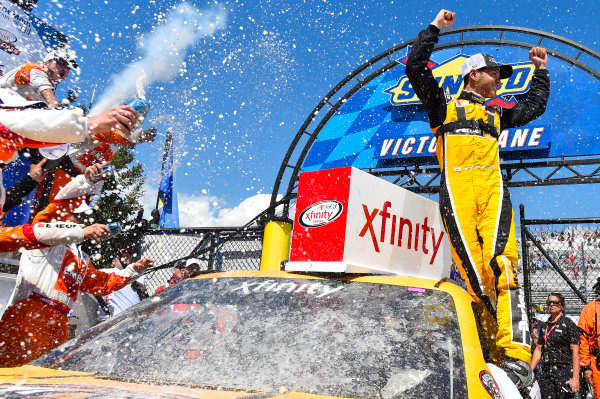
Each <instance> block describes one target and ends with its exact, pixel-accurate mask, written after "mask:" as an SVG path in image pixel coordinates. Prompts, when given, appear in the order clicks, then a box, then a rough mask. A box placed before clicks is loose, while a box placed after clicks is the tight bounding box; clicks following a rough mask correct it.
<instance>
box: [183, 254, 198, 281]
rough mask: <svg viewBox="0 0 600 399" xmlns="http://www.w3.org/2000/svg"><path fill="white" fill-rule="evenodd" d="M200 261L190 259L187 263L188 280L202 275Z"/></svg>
mask: <svg viewBox="0 0 600 399" xmlns="http://www.w3.org/2000/svg"><path fill="white" fill-rule="evenodd" d="M200 263H201V262H200V260H198V259H196V258H190V259H188V260H186V261H185V268H186V271H187V275H186V278H189V277H196V276H197V275H199V274H201V273H202V266H200Z"/></svg>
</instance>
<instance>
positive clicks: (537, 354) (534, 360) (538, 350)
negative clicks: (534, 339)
mask: <svg viewBox="0 0 600 399" xmlns="http://www.w3.org/2000/svg"><path fill="white" fill-rule="evenodd" d="M541 358H542V347H541V345H540V344H537V345H536V346H535V350H534V351H533V355H531V369H532V370H535V368H536V367H537V365H538V363H539V362H540V359H541Z"/></svg>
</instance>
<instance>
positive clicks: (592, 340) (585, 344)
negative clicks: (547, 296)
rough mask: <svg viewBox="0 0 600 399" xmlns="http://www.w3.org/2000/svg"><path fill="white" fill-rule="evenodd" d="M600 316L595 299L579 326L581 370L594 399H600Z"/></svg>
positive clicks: (597, 289)
mask: <svg viewBox="0 0 600 399" xmlns="http://www.w3.org/2000/svg"><path fill="white" fill-rule="evenodd" d="M594 291H595V292H596V295H600V277H598V280H597V281H596V284H595V285H594ZM599 314H600V300H599V299H595V300H593V301H591V302H589V303H588V304H587V305H585V306H584V307H583V310H582V311H581V316H580V317H579V322H578V323H577V326H578V327H579V332H580V333H581V342H580V343H579V347H580V350H579V353H580V356H581V361H580V364H581V370H582V371H583V376H584V378H585V381H586V382H587V383H588V384H590V385H591V386H592V387H594V398H595V399H600V367H598V358H600V352H599V345H598V335H599V333H598V332H599V330H600V323H598V315H599Z"/></svg>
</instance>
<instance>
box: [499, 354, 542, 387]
mask: <svg viewBox="0 0 600 399" xmlns="http://www.w3.org/2000/svg"><path fill="white" fill-rule="evenodd" d="M502 370H504V371H506V375H508V378H510V380H511V381H512V382H513V383H514V384H515V385H516V386H517V388H518V389H519V390H521V389H524V388H526V387H528V386H529V385H531V384H532V383H533V379H534V377H533V371H532V370H531V367H530V366H529V364H527V363H526V362H524V361H522V360H519V359H513V358H512V357H507V358H506V359H504V363H502Z"/></svg>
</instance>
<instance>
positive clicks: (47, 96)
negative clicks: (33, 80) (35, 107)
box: [40, 89, 58, 108]
mask: <svg viewBox="0 0 600 399" xmlns="http://www.w3.org/2000/svg"><path fill="white" fill-rule="evenodd" d="M40 94H41V95H42V97H44V100H46V104H48V106H49V107H50V108H56V107H58V100H57V99H56V96H55V95H54V90H52V89H45V90H42V91H41V92H40Z"/></svg>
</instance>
